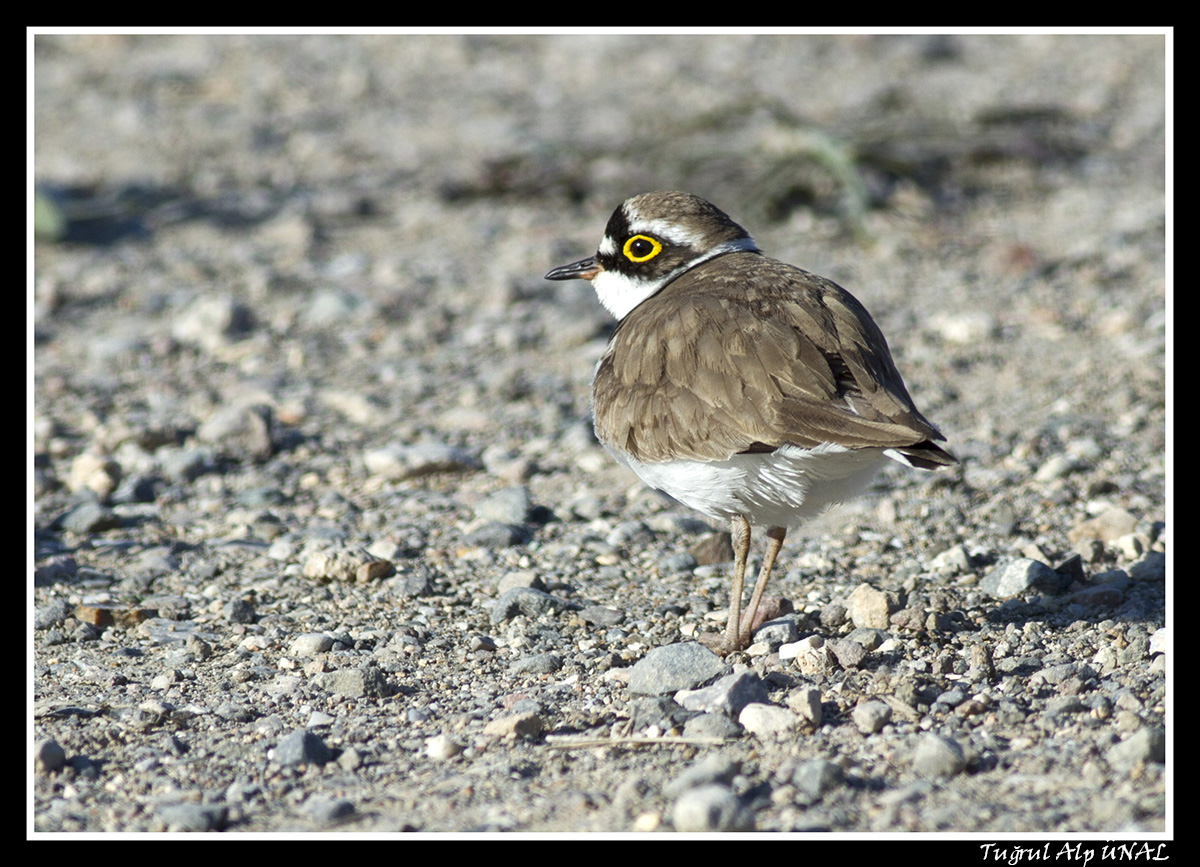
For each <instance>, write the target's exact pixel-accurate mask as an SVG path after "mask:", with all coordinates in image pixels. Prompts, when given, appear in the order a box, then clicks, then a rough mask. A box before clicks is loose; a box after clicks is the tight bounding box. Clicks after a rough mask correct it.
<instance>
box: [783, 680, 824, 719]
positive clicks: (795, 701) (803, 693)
mask: <svg viewBox="0 0 1200 867" xmlns="http://www.w3.org/2000/svg"><path fill="white" fill-rule="evenodd" d="M786 704H787V706H788V707H790V708H791V709H792V710H794V711H795V712H796V713H797V714H799V715H800V718H801V719H803V720H805V721H806V722H807V723H808V724H809V725H811V726H813V727H816V726H819V725H820V724H821V690H819V689H817V688H816V687H815V686H798V687H796V688H795V689H793V690H791V691H790V692H789V693H788V695H787V699H786Z"/></svg>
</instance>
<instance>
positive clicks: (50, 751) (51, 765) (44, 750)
mask: <svg viewBox="0 0 1200 867" xmlns="http://www.w3.org/2000/svg"><path fill="white" fill-rule="evenodd" d="M66 764H67V754H66V752H65V751H64V750H63V748H62V747H61V746H60V745H59V743H58V741H56V740H54V739H53V738H46V739H45V740H43V741H39V742H38V745H37V746H36V747H35V748H34V751H33V769H34V770H35V771H36V772H37V773H39V774H56V773H58V772H59V771H61V770H62V769H63V768H64V767H66Z"/></svg>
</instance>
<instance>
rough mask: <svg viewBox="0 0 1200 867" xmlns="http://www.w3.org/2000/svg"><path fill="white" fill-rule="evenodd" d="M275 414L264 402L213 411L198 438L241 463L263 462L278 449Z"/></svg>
mask: <svg viewBox="0 0 1200 867" xmlns="http://www.w3.org/2000/svg"><path fill="white" fill-rule="evenodd" d="M274 427H275V413H274V411H273V410H272V409H271V407H270V406H269V405H267V404H265V403H255V404H233V405H232V406H223V407H221V408H220V409H218V410H217V411H216V412H214V413H213V414H212V415H211V416H209V418H208V419H207V420H206V421H205V422H204V424H202V425H200V427H199V428H198V429H197V430H196V439H197V440H199V441H200V442H203V443H209V444H210V445H212V446H214V447H215V448H217V449H218V450H219V451H220V452H221V453H222V454H224V455H228V456H229V457H232V458H236V459H238V460H263V459H264V458H268V457H270V456H271V453H272V452H273V451H274V450H275V443H274V438H273V431H274Z"/></svg>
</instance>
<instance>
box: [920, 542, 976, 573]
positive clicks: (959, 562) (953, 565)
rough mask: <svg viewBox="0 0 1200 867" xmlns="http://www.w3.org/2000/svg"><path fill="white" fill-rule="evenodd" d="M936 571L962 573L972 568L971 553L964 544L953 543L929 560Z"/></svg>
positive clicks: (930, 566)
mask: <svg viewBox="0 0 1200 867" xmlns="http://www.w3.org/2000/svg"><path fill="white" fill-rule="evenodd" d="M929 568H930V569H931V570H932V571H934V572H940V573H948V574H951V575H961V574H962V573H964V572H966V571H968V570H969V569H970V568H971V555H970V554H968V553H967V549H966V547H965V546H964V545H952V546H951V547H949V548H947V549H946V550H945V551H943V552H942V553H940V554H938V555H937V556H936V557H934V558H933V559H932V560H931V561H929Z"/></svg>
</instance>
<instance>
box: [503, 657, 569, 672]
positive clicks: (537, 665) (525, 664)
mask: <svg viewBox="0 0 1200 867" xmlns="http://www.w3.org/2000/svg"><path fill="white" fill-rule="evenodd" d="M562 664H563V663H562V659H561V658H559V657H558V656H556V655H555V654H553V653H535V654H534V655H533V656H524V657H521V658H520V659H514V660H513V661H512V662H510V663H509V664H508V670H509V671H510V672H512V673H513V674H553V673H554V672H556V671H558V670H559V669H560V668H562Z"/></svg>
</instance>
